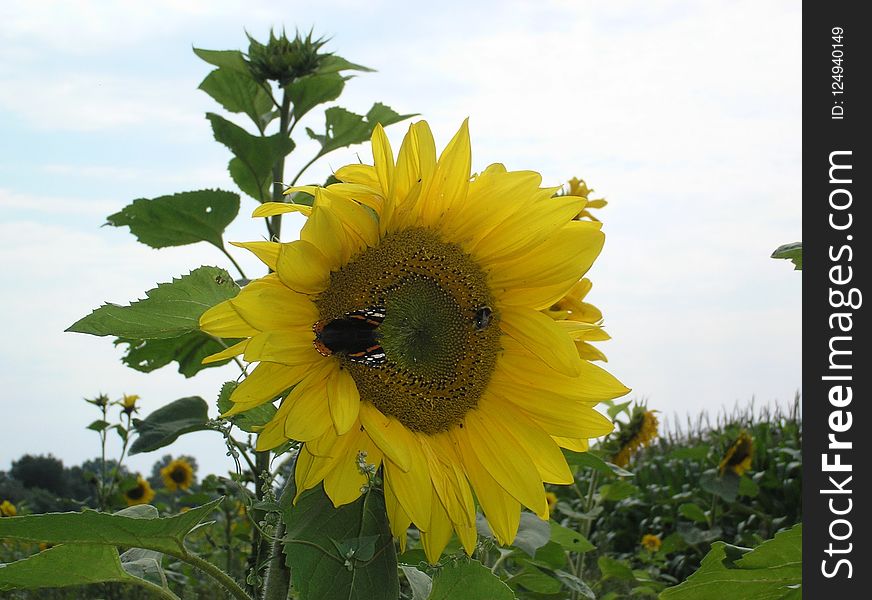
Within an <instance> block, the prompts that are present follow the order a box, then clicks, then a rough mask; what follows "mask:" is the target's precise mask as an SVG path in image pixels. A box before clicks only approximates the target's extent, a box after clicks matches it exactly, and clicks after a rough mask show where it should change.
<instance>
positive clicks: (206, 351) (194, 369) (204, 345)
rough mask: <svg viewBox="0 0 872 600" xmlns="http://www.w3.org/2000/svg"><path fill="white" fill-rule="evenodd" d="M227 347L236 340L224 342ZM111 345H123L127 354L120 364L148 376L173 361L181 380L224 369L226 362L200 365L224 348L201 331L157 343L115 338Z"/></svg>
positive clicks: (155, 341) (156, 341)
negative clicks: (214, 368)
mask: <svg viewBox="0 0 872 600" xmlns="http://www.w3.org/2000/svg"><path fill="white" fill-rule="evenodd" d="M225 343H226V344H227V345H228V346H230V345H233V344H235V343H236V340H227V341H226V342H225ZM115 345H116V346H118V345H127V351H126V353H125V354H124V356H122V357H121V362H123V363H124V364H125V365H127V366H128V367H130V368H131V369H135V370H137V371H141V372H143V373H151V372H152V371H155V370H157V369H159V368H161V367H164V366H166V365H168V364H169V363H171V362H173V361H175V362H176V363H178V366H179V369H178V370H179V373H181V374H182V375H184V376H185V377H193V376H194V375H196V374H197V373H199V372H200V371H202V370H203V369H208V368H211V367H220V366H221V365H226V364H227V363H228V362H229V361H230V359H227V360H222V361H219V362H215V363H209V364H206V365H204V364H203V359H204V358H206V357H207V356H209V355H211V354H215V353H216V352H221V351H222V350H224V349H225V347H226V346H224V345H223V344H221V342H219V341H218V340H216V339H215V338H213V337H212V336H210V335H208V334H205V333H203V332H202V331H192V332H190V333H186V334H185V335H182V336H179V337H176V338H169V339H161V340H132V339H127V338H118V339H116V340H115Z"/></svg>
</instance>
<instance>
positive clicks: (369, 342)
mask: <svg viewBox="0 0 872 600" xmlns="http://www.w3.org/2000/svg"><path fill="white" fill-rule="evenodd" d="M384 318H385V310H384V308H381V307H379V306H376V307H372V308H365V309H363V310H355V311H352V312H349V313H346V314H345V315H343V316H342V317H339V318H338V319H332V320H327V319H322V320H321V321H318V322H317V323H315V324H314V325H312V331H314V332H315V340H314V342H312V344H313V345H314V346H315V350H317V351H318V353H319V354H321V356H332V355H333V354H336V355H338V356H344V357H346V358H347V359H348V360H350V361H352V362H356V363H361V364H364V365H367V366H370V367H378V366H381V365H382V364H383V363H384V362H385V351H384V348H382V345H381V342H380V341H379V331H378V327H379V325H381V324H382V321H384Z"/></svg>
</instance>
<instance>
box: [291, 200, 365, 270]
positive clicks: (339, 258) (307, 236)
mask: <svg viewBox="0 0 872 600" xmlns="http://www.w3.org/2000/svg"><path fill="white" fill-rule="evenodd" d="M319 193H320V188H319ZM317 198H318V196H316V201H315V207H314V208H313V209H312V215H311V216H310V217H309V218H308V219H307V220H306V224H305V225H303V228H302V229H301V230H300V239H301V240H303V241H305V242H309V243H310V244H312V245H313V246H314V247H316V248H318V250H320V251H321V253H322V254H323V255H324V257H325V258H326V259H327V264H328V265H329V268H328V271H332V270H336V269H338V268H339V267H341V266H342V265H344V264H345V263H346V262H348V259H349V257H350V256H351V253H352V251H353V247H352V245H351V244H350V243H349V241H348V236H347V234H346V233H345V230H344V229H343V227H342V223H341V222H340V220H339V217H337V216H336V214H335V213H334V212H333V210H332V209H330V208H328V207H327V206H322V205H321V204H320V203H319V202H318V201H317ZM279 260H280V261H281V255H279Z"/></svg>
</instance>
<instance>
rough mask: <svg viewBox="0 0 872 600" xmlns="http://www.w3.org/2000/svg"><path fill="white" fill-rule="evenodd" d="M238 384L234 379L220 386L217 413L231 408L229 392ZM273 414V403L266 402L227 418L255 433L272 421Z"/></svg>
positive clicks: (274, 408) (241, 427)
mask: <svg viewBox="0 0 872 600" xmlns="http://www.w3.org/2000/svg"><path fill="white" fill-rule="evenodd" d="M238 385H239V384H237V383H236V382H235V381H228V382H227V383H225V384H224V385H222V386H221V392H220V393H219V395H218V412H219V413H221V414H223V413H226V412H227V411H228V410H230V409H231V408H233V403H232V402H231V401H230V394H232V393H233V390H235V389H236V387H237V386H238ZM275 414H276V407H275V405H273V404H271V403H269V402H267V403H265V404H261V405H260V406H255V407H254V408H252V409H251V410H247V411H245V412H243V413H239V414H238V415H233V416H232V417H229V419H228V420H229V421H230V422H231V423H233V424H234V425H236V426H237V427H239V428H240V429H241V430H242V431H245V432H247V433H255V432H256V431H258V428H260V427H263V426H264V425H266V424H267V423H269V422H270V421H272V418H273V417H274V416H275Z"/></svg>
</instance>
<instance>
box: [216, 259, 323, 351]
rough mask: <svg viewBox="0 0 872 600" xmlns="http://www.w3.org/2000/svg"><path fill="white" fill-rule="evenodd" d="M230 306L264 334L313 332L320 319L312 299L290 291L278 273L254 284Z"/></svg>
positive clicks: (232, 301)
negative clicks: (304, 329) (302, 330)
mask: <svg viewBox="0 0 872 600" xmlns="http://www.w3.org/2000/svg"><path fill="white" fill-rule="evenodd" d="M230 302H231V304H232V305H233V308H235V309H236V312H237V313H239V316H240V317H242V318H243V319H244V320H245V321H246V322H248V323H249V324H250V325H251V326H252V327H254V328H255V329H258V330H260V331H268V330H270V329H295V328H299V327H308V328H310V329H311V327H312V325H313V324H314V323H315V322H316V321H318V319H319V318H320V317H319V314H318V309H317V307H316V306H315V304H314V303H313V302H312V300H311V298H310V297H309V296H306V295H305V294H299V293H297V292H294V291H292V290H290V289H288V288H287V287H286V286H285V285H284V284H283V283H282V282H281V280H280V279H279V278H278V276H277V275H276V274H275V273H271V274H269V275H267V276H265V277H262V278H260V279H256V280H254V281H252V282H251V283H249V284H248V285H246V286H245V287H244V288H242V291H240V292H239V294H238V295H237V296H236V297H235V298H233V299H232V300H231V301H230ZM310 341H311V340H310Z"/></svg>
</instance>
